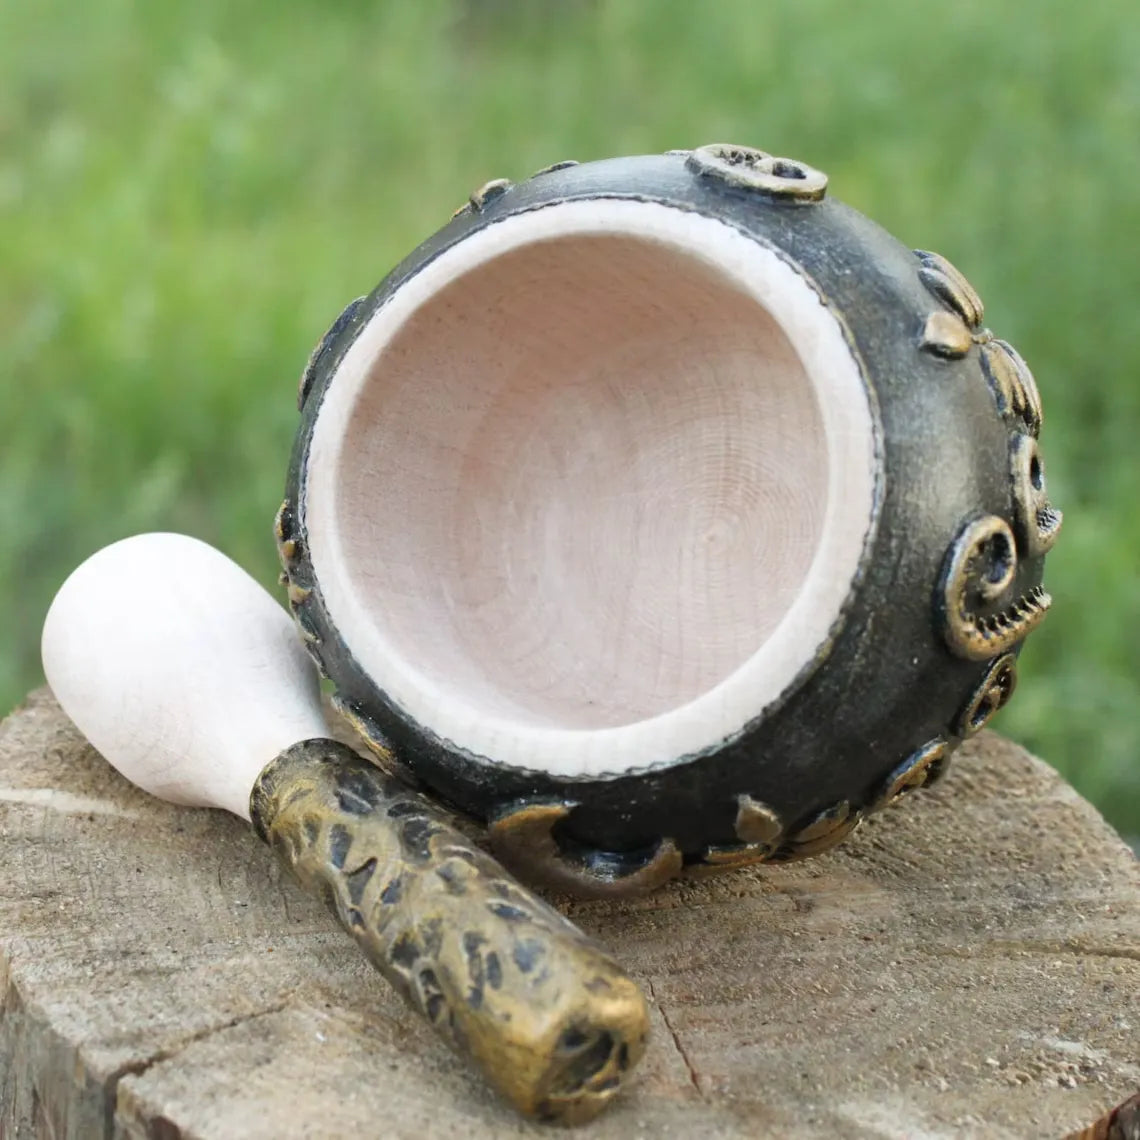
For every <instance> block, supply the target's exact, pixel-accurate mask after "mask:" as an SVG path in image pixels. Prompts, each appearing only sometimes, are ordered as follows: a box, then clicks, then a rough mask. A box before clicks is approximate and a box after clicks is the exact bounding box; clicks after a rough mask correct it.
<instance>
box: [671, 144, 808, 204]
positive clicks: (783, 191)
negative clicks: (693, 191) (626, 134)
mask: <svg viewBox="0 0 1140 1140" xmlns="http://www.w3.org/2000/svg"><path fill="white" fill-rule="evenodd" d="M670 153H673V152H672V151H671V152H670ZM685 165H686V166H688V168H689V169H690V170H691V171H693V172H694V173H695V174H700V175H702V176H704V177H709V178H719V179H720V180H721V181H722V182H727V183H728V184H729V185H730V186H739V187H741V188H742V189H745V190H760V191H763V192H764V193H765V194H772V195H775V196H776V197H777V198H791V199H793V200H794V201H797V202H819V201H821V200H822V199H823V197H824V195H825V194H826V193H827V175H826V174H824V173H823V171H822V170H816V169H815V168H814V167H811V166H808V165H807V164H806V163H804V162H798V161H797V160H796V159H794V158H776V157H774V156H773V155H770V154H768V153H767V152H766V151H763V150H757V149H756V148H755V147H751V146H735V145H733V144H732V143H710V144H709V145H708V146H702V147H698V148H697V149H696V150H694V151H693V152H692V153H691V154H689V156H688V158H687V159H686V161H685Z"/></svg>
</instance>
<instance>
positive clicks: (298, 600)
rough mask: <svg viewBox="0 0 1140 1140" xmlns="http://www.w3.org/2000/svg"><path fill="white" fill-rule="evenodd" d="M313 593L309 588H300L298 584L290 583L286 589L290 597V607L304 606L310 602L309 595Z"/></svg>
mask: <svg viewBox="0 0 1140 1140" xmlns="http://www.w3.org/2000/svg"><path fill="white" fill-rule="evenodd" d="M312 592H313V591H312V590H311V589H310V588H309V587H307V586H298V585H297V583H296V582H290V583H289V585H288V587H287V588H286V593H288V595H289V605H291V606H303V605H304V604H305V603H306V602H307V601H308V600H309V595H310V594H311V593H312Z"/></svg>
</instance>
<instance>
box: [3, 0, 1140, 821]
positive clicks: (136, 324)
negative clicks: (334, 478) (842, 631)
mask: <svg viewBox="0 0 1140 1140" xmlns="http://www.w3.org/2000/svg"><path fill="white" fill-rule="evenodd" d="M711 141H732V142H742V143H751V144H754V145H759V146H762V147H764V148H765V149H768V150H772V151H775V152H777V153H783V154H788V155H791V156H794V157H798V158H801V159H804V160H805V161H807V162H809V163H811V164H813V165H816V166H819V167H821V168H822V169H824V170H826V171H828V173H829V174H830V176H831V189H832V192H833V193H835V194H836V195H837V196H839V197H841V198H843V199H845V200H846V201H848V202H850V203H851V204H852V205H854V206H856V207H858V208H860V209H862V210H863V211H865V212H866V213H868V214H870V215H871V216H872V217H874V218H876V219H877V220H878V221H879V222H881V223H882V224H883V225H885V226H886V227H887V228H888V229H890V230H891V231H893V232H894V233H895V234H896V235H897V236H899V237H900V238H901V239H902V240H903V241H905V242H907V243H909V244H911V245H915V246H922V247H925V248H931V249H936V250H938V251H940V252H942V253H944V254H945V255H946V256H948V257H949V258H950V259H951V260H952V261H954V262H955V263H956V264H958V265H959V266H960V267H961V268H962V269H963V270H964V271H965V272H966V273H967V275H968V276H969V277H970V278H971V280H972V281H973V282H974V284H975V285H976V286H977V287H978V289H979V290H980V292H981V293H982V295H983V297H985V299H986V300H987V301H988V303H989V308H988V313H987V320H988V322H989V323H990V324H992V326H993V327H994V328H995V329H997V330H999V332H1000V334H1001V335H1002V336H1005V337H1007V338H1008V339H1010V340H1012V341H1013V342H1014V343H1015V344H1016V345H1018V347H1019V348H1020V349H1021V351H1022V352H1023V354H1024V355H1025V356H1026V357H1027V358H1028V360H1029V362H1030V363H1031V365H1032V366H1033V368H1034V370H1035V372H1036V374H1037V377H1038V381H1039V383H1040V386H1041V389H1042V391H1043V396H1044V401H1045V407H1046V425H1045V431H1044V433H1043V444H1044V451H1045V455H1046V457H1047V459H1048V463H1049V480H1050V486H1051V489H1052V493H1053V498H1054V501H1055V502H1057V503H1058V505H1060V506H1061V507H1063V508H1064V510H1065V512H1066V522H1065V528H1064V531H1063V533H1062V537H1061V540H1060V542H1059V543H1058V545H1057V547H1056V549H1055V552H1054V553H1053V555H1051V557H1050V562H1049V570H1048V575H1047V581H1048V585H1049V587H1050V589H1051V591H1052V592H1053V593H1054V595H1055V598H1056V602H1055V609H1054V613H1053V614H1052V616H1051V617H1050V619H1049V621H1048V622H1047V623H1046V625H1045V626H1044V628H1043V630H1042V631H1041V632H1040V633H1038V634H1036V635H1035V636H1034V637H1033V638H1032V639H1031V641H1030V644H1029V647H1028V649H1027V651H1026V653H1025V655H1024V657H1023V663H1024V664H1023V669H1022V685H1021V691H1020V692H1019V694H1018V697H1017V699H1016V700H1015V701H1014V702H1013V705H1012V706H1011V708H1010V710H1009V711H1008V712H1007V713H1006V714H1004V716H1003V719H1002V721H1001V727H1002V728H1003V729H1004V730H1005V731H1006V732H1008V733H1011V734H1012V735H1014V736H1016V737H1017V738H1019V739H1020V740H1022V741H1024V742H1025V743H1026V744H1028V745H1029V746H1030V747H1031V748H1033V749H1035V750H1036V751H1037V752H1039V753H1040V754H1041V755H1043V756H1045V757H1046V758H1048V759H1049V760H1050V761H1052V762H1053V763H1054V764H1056V765H1057V766H1058V767H1059V768H1061V769H1062V770H1063V771H1064V772H1065V773H1066V774H1067V775H1068V776H1069V777H1070V778H1071V779H1072V780H1073V782H1074V783H1075V784H1076V785H1077V787H1078V788H1080V789H1081V790H1082V791H1083V792H1084V793H1085V794H1086V795H1088V796H1090V797H1091V798H1092V799H1093V800H1094V801H1096V802H1097V803H1098V804H1099V805H1100V806H1101V808H1102V809H1103V810H1104V811H1105V813H1106V814H1107V815H1108V816H1109V818H1110V819H1111V820H1113V821H1114V822H1115V823H1116V824H1117V825H1118V826H1119V827H1120V828H1121V829H1123V830H1124V831H1126V832H1130V833H1134V834H1135V833H1140V764H1138V760H1137V757H1138V756H1140V715H1138V699H1140V637H1138V627H1140V577H1138V575H1137V563H1138V552H1140V445H1138V439H1137V435H1138V432H1137V429H1138V425H1140V335H1138V334H1140V326H1138V321H1137V316H1136V308H1137V305H1138V304H1140V268H1138V267H1140V253H1138V246H1140V192H1138V187H1140V5H1137V4H1136V3H1135V0H1119V2H1113V0H1083V2H1082V3H1080V4H1074V3H1072V0H1003V2H1002V3H1001V4H995V3H993V2H992V0H955V2H953V3H943V4H934V3H926V2H920V0H881V2H878V3H875V2H872V3H868V4H853V3H851V2H850V0H782V2H781V0H774V2H771V3H762V2H760V0H596V2H589V0H560V2H559V0H466V2H465V3H459V2H454V3H453V2H447V0H405V2H397V0H390V2H387V3H385V2H371V3H366V2H364V0H335V2H322V0H272V2H271V0H194V2H189V0H186V2H182V3H177V2H170V3H167V2H163V3H154V2H143V0H0V597H2V598H3V599H4V609H3V612H4V617H5V621H4V623H3V627H2V632H0V708H7V707H10V706H12V705H14V704H15V703H16V702H17V701H18V700H19V699H20V697H21V696H22V695H23V693H24V692H25V691H26V690H27V689H28V688H29V687H31V686H32V685H35V684H37V683H38V682H39V681H40V679H41V674H40V669H39V663H38V646H37V641H38V633H39V627H40V624H41V622H42V619H43V615H44V612H45V610H46V607H47V605H48V602H49V600H50V598H51V595H52V592H53V591H54V590H55V589H56V587H57V586H58V585H59V584H60V582H61V581H62V579H63V578H64V577H65V576H66V574H67V572H68V571H69V570H70V569H71V568H72V567H73V566H74V565H75V564H76V563H78V562H79V561H80V560H81V559H82V558H83V557H85V556H86V555H87V554H89V553H90V552H91V551H92V550H94V549H95V548H96V547H98V546H100V545H101V544H104V543H107V542H109V541H112V540H113V539H116V538H119V537H121V536H123V535H126V534H129V533H132V532H136V531H140V530H145V529H149V528H164V529H177V530H184V531H189V532H191V533H194V534H196V535H199V536H201V537H203V538H206V539H208V540H210V541H212V542H214V543H217V544H219V545H220V546H221V547H223V548H224V549H225V550H226V551H227V552H229V553H230V554H232V555H233V556H234V557H236V558H237V559H238V560H239V561H241V562H242V563H244V564H245V565H246V566H248V567H250V568H251V569H252V570H253V571H254V572H255V573H256V574H258V576H259V577H260V578H262V579H263V580H264V581H265V582H266V583H267V584H268V583H271V582H272V581H273V579H274V576H275V564H274V553H273V543H272V540H271V538H270V520H271V519H272V516H273V513H274V510H275V508H276V506H277V504H278V502H279V501H280V498H281V489H282V483H283V473H284V467H285V462H286V458H287V454H288V450H289V445H290V440H291V437H292V434H293V430H294V427H295V410H294V403H293V401H294V391H295V385H296V381H297V377H298V374H299V372H300V369H301V367H302V365H303V363H304V361H305V359H306V356H307V354H308V352H309V349H310V347H311V346H312V345H313V343H314V342H315V341H316V340H317V338H318V337H319V336H320V334H321V332H322V331H323V330H324V328H325V326H326V325H327V324H328V322H329V321H330V320H331V319H332V318H333V317H334V316H335V315H336V314H337V313H338V312H339V310H340V308H341V306H342V305H343V304H344V303H345V302H346V301H348V300H349V299H351V298H352V297H355V296H357V295H358V294H360V293H363V292H366V291H367V290H369V289H370V288H371V287H372V286H373V285H374V284H375V282H376V281H377V280H378V279H379V278H380V277H381V276H382V275H383V274H384V273H385V271H386V270H387V268H388V267H390V266H391V265H392V264H393V263H394V262H395V261H396V260H398V259H399V258H400V257H401V256H403V255H404V254H405V253H406V252H408V251H409V250H410V249H411V248H412V247H413V246H414V245H415V244H416V243H418V242H419V241H420V240H421V239H422V238H424V237H425V236H426V235H427V234H429V233H430V232H431V231H432V230H434V229H435V228H437V227H438V226H439V225H441V224H442V223H443V222H444V221H445V220H446V219H447V217H448V215H449V214H450V212H451V210H452V209H454V207H455V206H457V205H458V204H459V203H460V202H462V201H463V200H464V199H465V198H466V195H467V193H468V192H469V191H470V190H471V189H472V188H473V187H474V186H476V185H478V184H480V183H482V182H483V181H485V180H486V179H488V178H492V177H498V176H508V177H513V178H519V177H524V176H525V175H527V174H528V173H529V172H531V171H533V170H535V169H537V168H539V167H541V166H544V165H546V164H548V163H550V162H553V161H555V160H558V159H564V158H577V159H581V160H586V159H592V158H599V157H604V156H608V155H614V154H622V153H637V152H659V151H664V150H666V149H669V148H674V147H686V146H693V145H697V144H700V143H702V142H711Z"/></svg>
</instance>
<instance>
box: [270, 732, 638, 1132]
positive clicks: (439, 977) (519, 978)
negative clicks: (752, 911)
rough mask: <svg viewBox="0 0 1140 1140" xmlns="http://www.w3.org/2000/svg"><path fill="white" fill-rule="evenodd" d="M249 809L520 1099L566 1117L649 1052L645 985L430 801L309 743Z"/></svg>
mask: <svg viewBox="0 0 1140 1140" xmlns="http://www.w3.org/2000/svg"><path fill="white" fill-rule="evenodd" d="M250 806H251V815H252V818H253V822H254V826H255V828H256V829H257V831H258V833H259V834H260V835H261V836H262V838H263V839H265V840H266V842H267V843H269V845H270V846H271V847H272V848H273V849H274V850H275V851H276V852H277V854H278V856H279V857H280V858H281V860H282V861H283V862H284V863H285V865H286V866H287V867H288V868H289V869H290V871H291V872H292V873H293V874H294V875H295V876H296V878H297V879H298V880H299V881H300V882H301V883H302V884H303V885H305V886H306V887H308V888H310V889H311V890H313V891H314V892H315V893H317V894H319V895H321V896H322V897H324V898H325V899H326V901H327V902H328V904H329V906H330V908H331V909H332V911H333V913H334V914H335V915H336V916H337V918H338V919H339V920H340V922H341V923H342V925H343V926H344V927H345V928H346V929H347V930H348V931H349V933H350V934H352V936H353V937H354V938H355V939H356V941H357V942H358V943H359V944H360V946H361V947H362V949H363V950H364V952H365V954H366V955H367V956H368V958H369V959H370V960H371V962H372V963H373V965H375V966H376V968H377V969H378V970H379V971H380V972H381V973H382V974H383V975H384V976H385V977H386V978H387V979H388V981H389V982H391V983H392V985H393V986H394V987H395V988H396V989H397V990H398V991H399V993H400V994H401V995H402V996H403V997H404V998H405V1000H406V1001H407V1002H408V1003H409V1004H410V1005H411V1006H412V1007H413V1008H415V1009H416V1010H418V1011H419V1012H420V1013H422V1014H423V1016H424V1017H426V1018H427V1019H428V1021H429V1022H431V1024H432V1025H433V1026H434V1027H435V1029H436V1030H437V1032H438V1033H439V1034H440V1035H441V1036H442V1037H444V1038H445V1039H446V1040H447V1041H448V1042H449V1044H451V1045H452V1046H453V1047H454V1048H455V1049H456V1050H457V1051H459V1052H461V1053H465V1054H467V1055H469V1056H471V1057H472V1058H473V1059H474V1060H475V1061H476V1062H477V1063H478V1064H479V1065H480V1067H481V1068H482V1069H483V1071H484V1072H485V1074H486V1075H487V1077H488V1078H489V1079H490V1081H491V1083H492V1084H493V1085H494V1086H495V1087H496V1088H497V1089H498V1090H499V1091H500V1092H501V1093H502V1094H503V1095H504V1096H506V1097H507V1098H508V1099H509V1100H510V1101H511V1102H512V1103H513V1104H514V1105H515V1106H516V1107H517V1108H518V1109H520V1110H521V1111H522V1112H525V1113H527V1114H528V1115H533V1116H538V1117H540V1118H543V1119H550V1120H559V1121H563V1122H567V1123H573V1122H577V1121H581V1120H586V1119H589V1118H590V1117H592V1116H593V1115H594V1114H595V1113H596V1112H598V1111H599V1110H600V1109H601V1108H602V1107H603V1106H604V1105H605V1104H606V1103H607V1102H608V1101H609V1100H610V1099H611V1098H612V1097H613V1095H614V1094H615V1093H616V1092H617V1090H618V1088H619V1087H620V1085H621V1083H622V1081H623V1079H624V1078H625V1076H626V1075H627V1073H628V1072H629V1071H630V1070H631V1069H632V1067H633V1066H634V1065H635V1064H636V1063H637V1061H638V1059H639V1058H640V1056H641V1054H642V1052H643V1051H644V1048H645V1041H646V1036H647V1032H648V1020H647V1012H646V1006H645V1001H644V998H643V997H642V995H641V993H640V992H639V990H638V989H637V987H636V986H635V985H634V984H633V982H632V981H631V980H630V979H629V978H628V977H626V975H625V974H623V973H622V972H621V970H620V969H619V968H618V967H617V965H616V964H615V963H614V962H613V961H612V959H611V958H609V957H608V956H607V955H606V954H605V953H604V951H602V950H601V948H600V947H598V946H597V945H595V944H594V943H593V942H591V941H589V940H588V939H587V938H586V937H585V936H584V935H583V934H582V933H581V932H580V931H579V930H578V929H577V928H576V927H574V926H573V925H572V924H571V923H570V922H568V921H567V920H566V919H565V918H563V917H562V915H560V914H559V913H558V912H557V911H555V910H554V909H553V908H551V907H549V906H547V905H546V904H545V903H543V902H542V901H541V900H539V899H538V898H536V897H535V896H534V895H532V894H531V893H530V892H529V891H527V890H525V889H524V888H523V887H521V886H520V885H519V884H518V883H516V882H515V881H514V879H512V878H510V877H509V876H508V875H507V874H506V873H505V872H504V871H503V869H502V868H501V867H500V866H499V864H498V863H496V862H495V861H494V860H493V859H492V858H491V857H490V856H489V855H487V854H486V853H485V852H483V851H481V850H479V848H477V847H475V846H474V845H473V844H472V843H471V842H470V840H468V839H467V838H466V837H465V836H464V835H462V834H461V833H460V832H459V831H457V830H456V829H455V828H454V827H453V826H452V825H451V824H450V823H449V822H448V821H447V819H446V817H445V816H444V815H443V814H442V813H441V812H440V811H439V809H437V808H435V807H433V806H432V804H431V803H430V802H429V801H428V800H426V799H425V798H424V797H422V796H420V795H418V794H417V793H415V792H412V791H411V790H409V789H407V788H406V787H404V786H403V785H401V784H399V783H396V782H395V781H393V780H392V779H391V778H390V777H388V776H386V775H385V774H384V773H382V772H381V771H380V770H379V769H377V768H376V767H375V766H374V765H372V764H369V763H368V762H367V761H365V760H363V759H362V758H360V757H359V756H357V755H356V754H355V753H354V752H352V751H351V750H350V749H348V748H345V747H344V746H343V745H340V744H337V743H335V742H333V741H327V740H313V741H306V742H304V743H301V744H298V745H295V746H294V747H293V748H290V749H288V750H287V751H286V752H284V753H282V755H281V756H279V757H278V758H277V759H276V760H274V761H273V762H272V763H271V764H269V765H268V766H267V767H266V768H265V770H264V771H263V772H262V773H261V775H260V776H259V777H258V780H257V783H256V784H255V785H254V788H253V792H252V794H251V797H250Z"/></svg>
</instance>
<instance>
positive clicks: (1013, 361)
mask: <svg viewBox="0 0 1140 1140" xmlns="http://www.w3.org/2000/svg"><path fill="white" fill-rule="evenodd" d="M982 368H983V370H984V371H985V374H986V379H987V380H988V381H989V385H990V388H991V389H992V390H993V394H994V399H995V400H996V401H997V406H998V411H999V412H1001V414H1002V415H1003V416H1005V417H1006V418H1007V419H1010V418H1012V419H1015V420H1017V421H1019V422H1021V423H1023V424H1024V425H1025V428H1026V429H1027V430H1028V432H1029V434H1030V435H1032V436H1033V437H1035V438H1036V437H1037V436H1038V435H1039V434H1040V433H1041V421H1042V411H1041V394H1040V392H1038V390H1037V381H1036V380H1034V379H1033V373H1032V372H1030V371H1029V365H1028V364H1026V363H1025V361H1024V360H1023V359H1022V357H1021V354H1020V353H1019V352H1018V351H1017V349H1015V348H1014V347H1013V345H1011V344H1010V343H1009V342H1008V341H1004V340H990V341H988V342H987V343H986V344H984V345H983V346H982Z"/></svg>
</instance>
